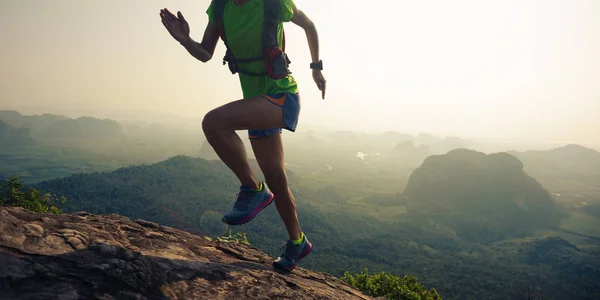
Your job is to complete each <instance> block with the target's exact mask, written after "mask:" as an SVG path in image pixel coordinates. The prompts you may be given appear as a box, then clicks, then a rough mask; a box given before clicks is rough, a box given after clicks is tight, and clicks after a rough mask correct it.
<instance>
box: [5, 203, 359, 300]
mask: <svg viewBox="0 0 600 300" xmlns="http://www.w3.org/2000/svg"><path fill="white" fill-rule="evenodd" d="M272 261H273V258H272V257H269V256H267V255H266V254H264V253H263V252H261V251H259V250H258V249H256V248H254V247H252V246H249V245H246V244H242V243H227V242H212V241H208V240H207V239H205V238H202V237H200V236H196V235H192V234H190V233H187V232H184V231H180V230H177V229H173V228H170V227H166V226H160V225H158V224H155V223H152V222H147V221H143V220H136V221H132V220H130V219H128V218H125V217H122V216H119V215H92V214H88V213H83V212H82V213H74V214H62V215H53V214H36V213H31V212H29V211H26V210H24V209H21V208H0V266H1V267H0V299H61V300H70V299H371V298H370V297H367V296H364V295H363V294H361V293H360V292H359V291H357V290H356V289H353V288H350V287H348V286H347V285H345V284H344V283H343V282H342V281H340V280H339V279H337V278H335V277H332V276H330V275H327V274H323V273H317V272H312V271H309V270H306V269H302V268H296V270H294V271H293V272H292V273H279V272H277V271H275V270H273V268H272V266H271V263H272Z"/></svg>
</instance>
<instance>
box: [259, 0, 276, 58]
mask: <svg viewBox="0 0 600 300" xmlns="http://www.w3.org/2000/svg"><path fill="white" fill-rule="evenodd" d="M263 1H264V14H265V23H264V26H263V35H262V46H263V51H264V50H266V49H269V48H271V47H279V43H278V41H277V28H278V26H279V2H280V0H263Z"/></svg>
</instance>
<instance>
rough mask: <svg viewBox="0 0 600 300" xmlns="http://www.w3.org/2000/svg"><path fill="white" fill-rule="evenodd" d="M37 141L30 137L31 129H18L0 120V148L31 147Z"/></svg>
mask: <svg viewBox="0 0 600 300" xmlns="http://www.w3.org/2000/svg"><path fill="white" fill-rule="evenodd" d="M33 144H35V140H33V139H32V138H31V136H30V135H29V129H27V128H16V127H13V126H11V125H8V124H6V123H4V122H3V121H1V120H0V147H13V146H17V147H20V146H29V145H33Z"/></svg>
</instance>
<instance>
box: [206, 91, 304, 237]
mask: <svg viewBox="0 0 600 300" xmlns="http://www.w3.org/2000/svg"><path fill="white" fill-rule="evenodd" d="M279 127H285V122H284V120H283V109H282V108H281V107H279V106H276V105H274V104H273V103H271V102H269V101H268V100H267V99H265V98H263V97H260V96H257V97H253V98H248V99H242V100H237V101H233V102H230V103H227V104H225V105H223V106H220V107H218V108H215V109H214V110H212V111H210V112H208V113H207V114H206V116H205V117H204V120H203V121H202V128H203V130H204V134H205V135H206V139H207V140H208V142H209V144H210V145H211V146H212V147H213V149H214V150H215V152H216V153H217V155H218V156H219V158H220V159H221V160H222V161H223V162H224V163H225V164H226V165H227V166H228V167H229V168H230V169H231V170H232V171H233V173H234V174H235V175H236V176H237V177H238V179H239V180H240V183H241V184H242V185H243V186H247V187H252V188H258V181H257V179H256V176H255V175H254V173H253V172H252V169H251V168H250V165H249V164H248V157H247V154H246V150H245V148H244V144H243V143H242V140H241V139H240V137H239V136H238V135H237V134H236V133H235V131H236V130H247V129H250V128H252V129H257V130H261V129H269V128H279ZM277 138H278V139H277ZM263 139H264V140H263V141H252V147H253V149H254V152H255V155H256V157H257V161H258V162H259V165H260V167H261V170H262V171H263V173H264V174H265V179H266V181H267V184H268V185H269V188H271V190H272V192H273V194H274V196H275V205H276V206H277V210H278V212H279V214H280V216H281V218H282V220H283V222H284V224H285V226H286V228H287V230H288V234H289V236H290V239H292V240H297V239H299V238H300V237H301V231H300V226H299V225H298V217H297V215H296V206H295V201H294V198H293V196H292V194H291V192H290V191H289V188H288V186H287V176H286V174H285V169H284V165H283V147H282V142H281V136H280V135H279V134H275V135H273V136H271V137H268V138H263ZM270 147H273V148H270ZM271 156H273V157H274V158H273V157H271ZM259 157H260V159H259ZM263 166H264V168H263ZM281 170H283V171H281ZM267 174H268V175H267ZM282 176H283V177H282ZM272 185H273V186H272Z"/></svg>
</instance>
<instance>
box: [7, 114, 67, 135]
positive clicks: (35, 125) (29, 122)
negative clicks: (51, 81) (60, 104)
mask: <svg viewBox="0 0 600 300" xmlns="http://www.w3.org/2000/svg"><path fill="white" fill-rule="evenodd" d="M68 119H69V117H66V116H62V115H54V114H42V115H30V116H25V115H22V114H21V113H19V112H18V111H14V110H0V120H3V121H4V122H5V123H7V124H10V125H12V126H15V127H19V128H21V127H24V128H28V129H30V130H31V132H32V133H33V134H35V133H36V132H37V131H39V130H42V129H43V128H46V127H47V126H50V125H52V124H54V123H56V122H60V121H64V120H68Z"/></svg>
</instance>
